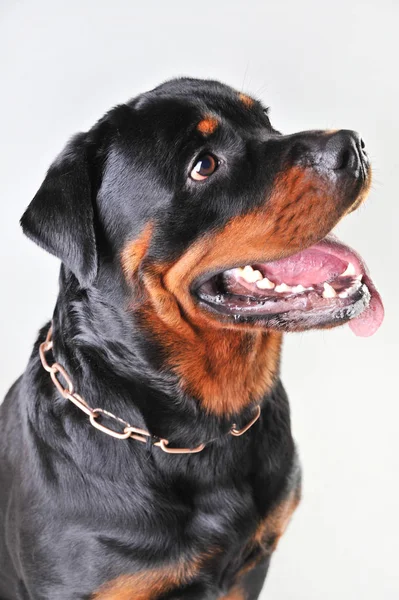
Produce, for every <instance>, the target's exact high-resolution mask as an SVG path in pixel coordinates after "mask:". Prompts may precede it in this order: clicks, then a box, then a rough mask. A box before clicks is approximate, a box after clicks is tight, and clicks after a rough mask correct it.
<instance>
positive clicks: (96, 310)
mask: <svg viewBox="0 0 399 600" xmlns="http://www.w3.org/2000/svg"><path fill="white" fill-rule="evenodd" d="M370 182H371V167H370V164H369V159H368V157H367V154H366V150H365V145H364V142H363V141H362V139H361V138H360V136H359V135H358V134H357V133H355V132H353V131H348V130H338V131H305V132H301V133H296V134H293V135H282V134H281V133H280V132H279V131H277V130H276V129H274V128H273V127H272V125H271V122H270V120H269V116H268V110H267V109H266V108H264V106H263V105H262V104H261V103H260V102H259V101H258V100H256V99H254V98H252V97H251V96H248V95H246V94H243V93H240V92H238V91H235V90H233V89H232V88H230V87H228V86H226V85H223V84H221V83H219V82H217V81H206V80H196V79H190V78H180V79H174V80H171V81H169V82H167V83H164V84H162V85H160V86H158V87H157V88H155V89H154V90H151V91H149V92H147V93H144V94H141V95H139V96H138V97H136V98H134V99H133V100H131V101H129V102H127V103H126V104H121V105H119V106H117V107H115V108H114V109H112V110H111V111H110V112H108V113H107V114H106V115H105V116H104V117H103V118H102V119H101V120H100V121H98V122H97V123H96V124H95V125H94V127H93V128H92V129H90V131H88V132H86V133H80V134H78V135H76V136H75V137H73V138H72V139H71V140H70V142H69V143H68V144H67V146H66V148H65V149H64V150H63V152H62V153H61V154H60V155H59V156H58V158H56V160H55V161H54V163H53V164H52V165H51V167H50V168H49V170H48V173H47V175H46V177H45V179H44V182H43V184H42V186H41V187H40V189H39V191H38V192H37V194H36V196H35V197H34V198H33V200H32V202H31V203H30V205H29V206H28V208H27V210H26V212H25V214H24V215H23V217H22V219H21V225H22V228H23V231H24V233H25V234H26V235H27V236H28V237H29V238H31V239H32V240H33V241H34V242H36V243H37V244H38V245H39V246H41V247H42V248H44V249H45V250H47V251H48V252H50V253H52V254H54V255H55V256H57V257H58V258H59V259H60V260H61V262H62V264H61V270H60V279H59V295H58V299H57V302H56V306H55V310H54V314H53V317H52V320H51V322H49V323H47V324H46V325H45V326H44V327H43V329H41V331H40V333H39V336H38V339H37V341H36V343H35V345H34V348H33V352H32V355H31V357H30V360H29V363H28V366H27V369H26V371H25V372H24V374H23V375H22V377H20V378H19V379H18V381H17V382H16V383H15V384H14V385H13V386H12V388H11V389H10V391H9V393H8V394H7V396H6V399H5V401H4V403H3V405H2V406H1V432H2V435H1V441H0V455H1V486H0V532H1V533H0V598H1V600H16V599H18V600H27V599H29V600H33V599H34V600H47V599H50V598H51V600H55V599H57V600H72V599H73V600H76V599H92V600H111V599H112V600H122V599H123V600H128V599H133V598H134V599H140V600H150V599H151V600H161V599H163V600H166V599H168V600H172V599H173V600H177V599H181V598H184V599H189V600H197V599H207V600H213V599H222V598H224V599H225V600H228V599H230V600H233V599H234V600H240V599H241V600H244V599H245V600H255V599H256V598H258V596H259V594H260V591H261V589H262V586H263V583H264V580H265V577H266V574H267V571H268V568H269V563H270V560H271V556H272V554H273V551H274V550H275V549H276V547H277V544H278V541H279V539H280V537H281V536H282V534H283V532H284V530H285V529H286V527H287V525H288V523H289V521H290V518H291V515H292V513H293V512H294V510H295V508H296V507H297V505H298V503H299V501H300V496H301V470H300V465H299V460H298V457H297V453H296V449H295V445H294V442H293V439H292V435H291V429H290V414H289V405H288V400H287V396H286V393H285V391H284V388H283V386H282V383H281V380H280V376H279V372H280V354H281V344H282V337H283V334H284V332H290V331H304V330H308V329H313V328H317V329H326V328H331V327H336V326H339V325H342V324H344V323H349V325H350V326H351V328H352V329H353V331H354V332H355V333H356V334H358V335H363V336H365V335H371V334H372V333H373V332H374V331H375V330H376V329H377V328H378V327H379V325H380V324H381V321H382V318H383V306H382V302H381V299H380V296H379V294H378V292H377V291H376V289H375V286H374V284H373V282H372V280H371V278H370V276H369V275H368V273H367V270H366V267H365V265H364V262H363V260H362V259H361V258H360V257H359V256H358V255H357V254H356V253H355V252H354V251H352V250H351V249H349V248H348V247H347V246H345V245H343V244H342V243H340V242H339V241H338V240H337V239H336V238H335V237H332V236H331V235H330V232H331V230H332V229H333V227H334V226H335V225H336V224H337V223H338V221H339V220H340V219H341V218H342V217H344V216H345V215H346V214H347V213H349V212H351V211H353V210H355V209H356V208H357V207H358V206H359V205H360V204H361V203H362V201H363V200H364V199H365V197H366V196H367V193H368V191H369V188H370Z"/></svg>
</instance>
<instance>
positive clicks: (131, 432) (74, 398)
mask: <svg viewBox="0 0 399 600" xmlns="http://www.w3.org/2000/svg"><path fill="white" fill-rule="evenodd" d="M51 337H52V327H50V329H49V330H48V332H47V336H46V339H45V341H44V342H42V343H41V344H40V346H39V356H40V361H41V363H42V366H43V369H45V370H46V371H47V372H48V373H49V374H50V377H51V380H52V382H53V384H54V386H55V387H56V388H57V390H58V392H59V393H60V394H61V396H62V397H63V398H65V399H66V400H70V401H71V402H73V404H74V405H75V406H77V408H79V409H80V410H81V411H82V412H84V413H85V414H86V415H87V416H88V417H89V420H90V423H91V425H92V426H93V427H95V428H96V429H99V430H100V431H102V432H103V433H106V434H107V435H109V436H111V437H113V438H116V439H118V440H127V439H128V438H132V439H134V440H137V441H138V442H142V443H147V442H148V440H156V441H153V445H154V446H157V447H158V448H161V450H163V452H166V453H167V454H196V453H197V452H201V451H202V450H203V449H204V448H205V446H206V444H200V445H199V446H197V447H196V448H170V447H169V441H168V440H166V439H164V438H155V437H154V436H152V435H151V434H150V433H149V432H148V431H145V430H144V429H140V428H138V427H133V426H132V425H130V424H129V423H128V422H127V421H124V420H123V419H121V418H120V417H117V416H115V415H114V414H112V413H110V412H108V411H107V410H104V409H103V408H92V407H91V406H89V405H88V404H87V402H86V401H85V400H84V399H83V398H82V396H80V395H79V394H78V393H77V392H75V390H74V386H73V382H72V379H71V378H70V376H69V375H68V373H67V372H66V371H65V369H64V367H63V366H62V365H60V364H59V363H57V362H54V363H53V364H52V365H49V363H48V362H47V359H46V355H47V353H48V352H50V350H52V349H53V341H52V339H51ZM59 376H61V377H62V379H63V380H64V381H65V383H66V387H64V385H63V383H62V382H61V381H60V379H59ZM256 409H257V411H256V415H255V416H254V418H253V419H252V420H251V421H250V422H249V423H248V424H247V425H246V426H245V427H243V428H242V429H236V425H235V424H234V425H233V426H232V428H231V429H230V431H229V433H230V434H231V435H234V436H236V437H238V436H240V435H242V434H243V433H245V432H246V431H248V429H250V428H251V427H252V425H253V424H254V423H255V422H256V421H257V420H258V419H259V417H260V414H261V409H260V406H257V407H256ZM101 415H103V416H104V417H106V418H108V419H111V420H113V421H115V422H116V423H117V424H118V425H120V426H121V425H122V426H123V429H122V428H121V427H120V429H121V430H119V431H118V430H117V429H111V428H110V427H107V426H106V425H103V424H102V423H100V422H99V420H98V419H99V417H101Z"/></svg>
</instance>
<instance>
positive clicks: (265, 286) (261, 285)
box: [256, 277, 274, 290]
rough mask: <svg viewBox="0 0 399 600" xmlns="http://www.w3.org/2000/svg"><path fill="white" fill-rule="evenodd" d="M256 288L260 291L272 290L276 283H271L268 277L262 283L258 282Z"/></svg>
mask: <svg viewBox="0 0 399 600" xmlns="http://www.w3.org/2000/svg"><path fill="white" fill-rule="evenodd" d="M256 286H257V287H258V288H259V289H260V290H272V289H273V288H274V283H273V281H270V279H268V278H267V277H264V278H263V279H261V280H260V281H257V282H256Z"/></svg>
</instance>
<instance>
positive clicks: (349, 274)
mask: <svg viewBox="0 0 399 600" xmlns="http://www.w3.org/2000/svg"><path fill="white" fill-rule="evenodd" d="M353 275H356V269H355V265H353V264H352V263H351V262H350V263H348V266H347V267H346V269H345V271H344V272H343V273H342V274H341V275H340V277H352V276H353Z"/></svg>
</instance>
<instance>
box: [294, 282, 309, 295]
mask: <svg viewBox="0 0 399 600" xmlns="http://www.w3.org/2000/svg"><path fill="white" fill-rule="evenodd" d="M305 290H306V288H304V287H303V285H300V284H299V285H294V287H293V288H292V291H293V292H294V294H300V293H301V292H304V291H305Z"/></svg>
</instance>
